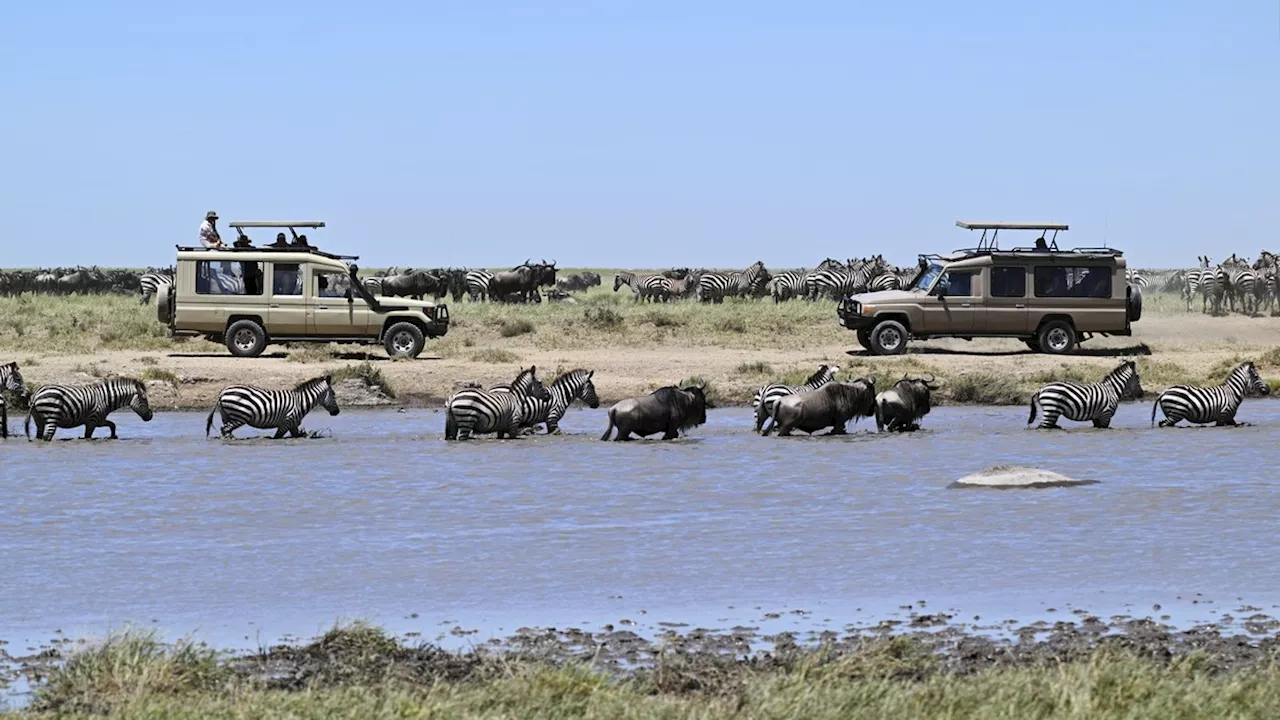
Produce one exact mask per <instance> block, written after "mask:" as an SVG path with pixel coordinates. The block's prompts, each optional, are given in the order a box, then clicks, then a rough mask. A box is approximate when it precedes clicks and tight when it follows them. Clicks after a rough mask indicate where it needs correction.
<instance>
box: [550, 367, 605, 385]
mask: <svg viewBox="0 0 1280 720" xmlns="http://www.w3.org/2000/svg"><path fill="white" fill-rule="evenodd" d="M594 373H595V370H584V369H582V368H578V369H576V370H570V371H568V372H566V373H563V374H562V375H560V377H558V378H556V379H555V380H552V381H551V387H554V388H561V387H566V386H568V385H569V384H571V383H572V382H574V381H585V380H589V379H590V378H591V376H592V375H593V374H594Z"/></svg>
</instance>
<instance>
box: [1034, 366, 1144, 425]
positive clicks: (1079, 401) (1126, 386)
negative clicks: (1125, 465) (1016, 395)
mask: <svg viewBox="0 0 1280 720" xmlns="http://www.w3.org/2000/svg"><path fill="white" fill-rule="evenodd" d="M1139 397H1142V383H1141V381H1140V380H1139V378H1138V368H1137V366H1136V365H1135V364H1134V362H1133V361H1132V360H1129V361H1127V362H1125V363H1123V364H1121V365H1120V367H1118V368H1116V369H1115V370H1112V371H1111V372H1109V373H1107V376H1106V377H1104V378H1102V382H1096V383H1081V382H1071V381H1063V382H1053V383H1049V384H1048V385H1045V386H1044V387H1042V388H1040V389H1039V390H1037V391H1036V392H1035V394H1033V395H1032V396H1031V416H1030V417H1028V418H1027V424H1028V425H1030V424H1031V423H1033V422H1035V419H1036V406H1037V405H1039V406H1040V408H1041V409H1042V410H1043V411H1044V419H1042V420H1041V421H1040V426H1039V429H1041V430H1045V429H1051V428H1052V429H1056V428H1057V427H1058V417H1059V416H1062V417H1065V418H1067V419H1068V420H1075V421H1076V422H1082V421H1084V420H1092V421H1093V426H1094V427H1096V428H1106V427H1111V418H1112V417H1113V416H1114V415H1115V414H1116V408H1117V407H1118V406H1119V405H1120V401H1121V400H1124V399H1128V398H1133V399H1137V398H1139Z"/></svg>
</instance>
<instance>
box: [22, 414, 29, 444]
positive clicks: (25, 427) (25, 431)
mask: <svg viewBox="0 0 1280 720" xmlns="http://www.w3.org/2000/svg"><path fill="white" fill-rule="evenodd" d="M22 434H23V435H26V436H27V439H28V440H30V439H31V411H30V410H28V411H27V419H26V420H23V421H22Z"/></svg>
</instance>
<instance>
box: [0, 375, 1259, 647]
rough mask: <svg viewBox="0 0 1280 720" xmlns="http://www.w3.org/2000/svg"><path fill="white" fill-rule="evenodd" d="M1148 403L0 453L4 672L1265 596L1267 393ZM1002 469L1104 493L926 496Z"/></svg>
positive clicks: (128, 421)
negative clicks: (662, 626) (178, 653)
mask: <svg viewBox="0 0 1280 720" xmlns="http://www.w3.org/2000/svg"><path fill="white" fill-rule="evenodd" d="M1149 411H1150V405H1148V404H1145V403H1144V404H1141V405H1129V406H1125V407H1123V408H1122V409H1121V412H1120V413H1119V415H1118V417H1117V419H1116V422H1115V425H1116V427H1117V428H1118V429H1115V430H1111V431H1095V430H1092V429H1088V428H1083V427H1081V428H1079V429H1073V430H1071V431H1067V432H1056V433H1055V432H1033V431H1027V430H1025V429H1023V428H1024V423H1025V422H1026V411H1025V410H1024V409H1016V408H940V409H938V410H936V411H935V412H934V413H933V414H932V415H930V416H928V417H927V418H926V421H925V425H926V427H927V428H928V429H929V431H928V432H922V433H917V434H914V435H900V436H876V435H874V434H856V435H854V436H852V437H848V438H834V439H822V438H818V439H808V438H795V439H777V438H769V439H764V438H760V437H758V436H754V435H752V434H751V433H749V432H748V428H749V427H750V424H751V420H750V411H749V410H743V409H726V410H716V411H713V412H712V413H711V416H710V422H709V424H708V425H707V426H705V427H703V428H699V429H697V430H695V431H694V433H693V435H694V438H693V439H690V440H682V441H678V442H674V443H658V442H653V441H650V442H644V443H602V442H599V440H598V439H597V438H598V437H599V434H600V433H601V432H602V431H603V429H604V426H605V421H604V416H603V411H585V410H584V411H572V412H571V413H570V414H569V415H568V417H567V418H566V419H565V421H564V423H563V426H564V428H565V430H566V431H567V432H569V433H579V434H577V435H571V436H569V437H562V438H546V437H539V438H536V439H525V440H520V441H507V442H499V441H495V440H491V439H490V440H480V441H477V442H472V443H469V444H447V443H445V442H444V441H443V440H441V439H440V434H441V431H442V428H443V416H442V415H441V414H439V413H437V412H433V411H430V410H423V411H415V412H406V413H394V412H387V411H367V412H360V411H348V412H344V413H343V414H342V415H340V416H339V417H336V418H330V417H328V416H325V415H323V414H316V415H313V416H311V418H310V419H309V422H308V423H307V426H308V428H309V429H311V430H319V429H327V430H329V431H331V433H332V437H330V438H324V439H317V440H294V441H281V442H272V441H267V440H261V441H243V442H236V443H224V442H222V441H218V440H206V439H205V438H204V436H203V435H204V433H203V430H204V417H203V415H197V414H193V413H169V414H160V415H157V416H156V419H155V420H154V421H153V422H151V423H149V424H143V423H142V422H140V421H139V420H138V419H137V418H136V417H133V416H130V415H127V414H124V413H122V414H121V415H120V416H119V417H118V418H117V420H118V421H119V423H120V432H121V435H122V437H123V438H124V439H123V440H120V441H116V442H106V441H92V442H84V441H81V440H78V439H77V440H72V441H67V442H55V443H53V444H52V445H43V444H38V443H27V442H25V441H23V440H9V441H7V442H5V443H3V444H0V453H3V460H4V472H3V481H0V492H3V496H4V498H5V500H4V508H3V510H2V511H0V578H3V592H0V639H6V640H9V641H10V643H11V645H10V647H9V648H8V649H9V651H10V652H11V653H12V654H15V655H17V654H20V653H21V652H23V651H24V650H25V649H26V647H28V646H35V645H37V644H39V643H42V642H47V641H48V640H49V639H50V638H52V637H54V632H55V631H57V630H61V631H64V632H65V633H66V634H68V635H72V636H80V635H90V636H92V635H101V634H103V633H104V632H105V631H106V630H108V629H109V628H112V627H118V626H120V625H121V624H124V623H127V622H131V623H135V624H141V625H152V624H154V625H156V626H157V627H160V628H163V629H164V630H165V631H166V632H168V633H169V634H170V635H174V634H181V633H185V632H196V633H197V634H198V635H199V636H200V637H203V638H205V639H208V640H210V641H211V642H213V643H215V644H218V645H221V646H231V647H252V646H256V645H257V644H258V643H260V642H270V641H274V640H275V639H277V638H279V637H280V636H281V635H284V634H294V635H298V636H302V637H309V636H311V635H314V634H315V633H317V632H319V631H321V630H323V629H325V628H326V627H327V626H329V625H331V624H332V623H333V622H334V621H335V620H336V619H339V618H343V619H354V618H363V619H368V620H371V621H374V622H377V623H380V624H383V625H386V626H388V627H390V628H392V629H393V630H395V631H398V632H405V631H414V632H420V633H422V635H423V636H424V637H426V638H428V639H430V638H433V637H435V636H437V635H438V634H439V633H442V632H445V631H446V630H449V629H450V628H453V627H455V626H461V627H463V628H467V629H475V630H478V631H479V633H478V634H477V635H474V636H467V639H466V640H463V641H460V642H480V641H483V640H484V639H486V638H488V637H492V636H497V635H501V634H503V633H509V632H512V631H514V630H515V629H516V628H518V627H520V626H522V625H552V626H560V627H563V626H568V625H577V626H580V627H586V628H591V627H598V626H599V625H600V624H601V623H605V622H617V621H619V620H620V619H622V618H627V619H632V620H635V621H637V622H640V623H645V622H647V623H658V622H660V621H683V622H689V623H693V624H702V625H704V626H709V627H726V626H728V625H729V624H732V623H734V622H746V623H754V624H756V625H760V623H761V622H762V620H764V616H765V613H770V612H777V613H781V614H782V616H783V617H782V618H780V619H778V620H775V621H771V622H773V623H774V624H775V625H788V624H795V623H799V622H802V620H800V619H799V618H797V617H795V616H792V615H789V614H788V611H790V610H801V609H802V610H808V611H811V613H812V614H811V615H809V616H807V617H808V618H810V621H812V622H822V621H826V620H831V621H833V622H836V623H844V622H854V621H858V620H863V621H866V620H869V619H871V618H873V617H877V616H880V617H883V616H885V615H889V614H892V613H894V612H897V610H898V608H899V606H900V605H904V604H907V603H912V602H914V601H917V600H926V601H928V603H929V608H930V609H943V608H956V609H960V610H963V611H964V612H965V613H968V614H981V615H982V616H984V618H990V619H992V620H998V619H1000V618H1003V617H1022V618H1025V617H1027V616H1030V615H1036V614H1043V613H1045V612H1047V609H1048V608H1054V607H1056V608H1059V609H1062V608H1067V607H1084V608H1089V609H1090V610H1094V611H1099V612H1102V613H1109V612H1122V611H1125V610H1126V609H1128V610H1130V611H1134V609H1135V608H1136V612H1135V614H1137V615H1139V616H1141V615H1143V614H1150V605H1151V603H1153V602H1159V603H1162V604H1163V605H1164V607H1165V610H1164V612H1166V613H1167V612H1171V611H1177V612H1189V613H1192V614H1197V613H1198V614H1199V615H1200V616H1203V618H1202V619H1212V616H1213V615H1214V614H1216V613H1218V612H1220V611H1221V612H1228V611H1231V610H1232V609H1234V608H1235V607H1236V606H1237V605H1239V604H1240V603H1239V602H1238V601H1237V598H1244V599H1245V600H1247V601H1250V602H1252V603H1254V604H1257V605H1261V606H1262V607H1264V608H1267V609H1269V608H1270V607H1271V606H1272V603H1275V602H1280V590H1277V588H1280V569H1277V565H1276V564H1275V563H1272V562H1271V557H1272V555H1273V554H1274V551H1275V549H1276V540H1275V539H1274V525H1275V517H1276V513H1277V510H1278V509H1280V489H1277V488H1278V487H1280V483H1277V482H1276V481H1275V475H1274V471H1273V470H1272V463H1270V462H1269V461H1268V458H1270V457H1271V454H1272V453H1273V452H1274V447H1275V441H1276V428H1277V427H1280V403H1272V402H1263V401H1259V402H1252V403H1248V404H1246V405H1245V407H1244V409H1243V410H1242V412H1241V414H1240V416H1241V418H1242V419H1248V420H1251V421H1253V422H1255V423H1257V425H1256V426H1255V427H1249V428H1238V429H1213V428H1208V429H1181V430H1152V429H1149V428H1148V427H1147V424H1148V417H1149ZM861 427H862V428H863V429H865V428H866V423H864V424H863V425H862V426H861ZM66 435H67V436H68V437H70V436H74V435H75V433H67V434H66ZM1001 463H1019V464H1030V465H1036V466H1040V467H1043V468H1046V469H1049V470H1054V471H1057V472H1061V473H1064V474H1066V475H1069V476H1072V477H1077V478H1086V479H1094V480H1099V481H1101V484H1098V485H1091V486H1086V487H1075V488H1059V489H1044V490H1015V491H987V490H952V489H947V487H946V486H947V485H948V484H949V483H951V482H952V481H953V480H955V479H957V478H959V477H961V476H963V475H966V474H969V473H971V472H974V471H977V470H981V469H983V468H986V467H989V466H991V465H994V464H1001ZM1196 593H1203V594H1202V595H1201V596H1197V595H1196ZM1197 598H1198V599H1197ZM1193 599H1197V601H1196V603H1195V604H1194V605H1193V604H1192V600H1193ZM1209 601H1216V604H1212V603H1210V602H1209ZM1104 616H1105V615H1104ZM965 619H968V618H967V617H966V618H965ZM449 639H450V640H451V641H454V642H459V641H457V640H456V638H453V636H449Z"/></svg>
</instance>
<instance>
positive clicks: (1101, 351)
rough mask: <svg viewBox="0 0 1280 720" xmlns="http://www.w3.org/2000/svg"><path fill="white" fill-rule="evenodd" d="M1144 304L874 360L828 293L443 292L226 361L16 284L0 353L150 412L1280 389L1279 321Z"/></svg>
mask: <svg viewBox="0 0 1280 720" xmlns="http://www.w3.org/2000/svg"><path fill="white" fill-rule="evenodd" d="M1147 309H1148V312H1147V315H1146V316H1145V317H1144V318H1143V319H1142V321H1141V322H1139V323H1138V324H1137V325H1136V326H1135V334H1134V336H1133V337H1129V338H1097V339H1095V340H1093V341H1091V342H1089V343H1087V344H1085V345H1084V349H1083V351H1082V352H1081V353H1080V354H1079V355H1075V356H1071V357H1068V358H1055V357H1050V356H1046V355H1040V354H1033V353H1030V352H1028V351H1027V350H1026V349H1025V347H1024V346H1023V345H1022V344H1021V343H1018V342H1016V341H1012V340H977V341H973V342H971V343H970V342H964V341H961V340H948V341H937V342H929V343H915V344H913V345H912V349H911V352H909V353H908V354H907V355H905V356H901V357H891V358H881V357H871V356H868V355H865V354H863V353H862V351H861V349H860V348H858V347H857V344H856V342H855V340H854V338H853V334H852V333H850V332H848V331H846V330H844V329H843V328H841V327H839V325H837V323H836V318H835V308H834V305H833V304H832V303H830V302H821V303H806V302H803V301H793V302H790V303H783V304H779V305H775V304H774V303H772V302H769V301H761V302H736V301H729V302H726V303H725V304H723V305H714V306H711V305H700V304H697V303H693V302H681V303H670V304H665V305H664V304H659V305H650V304H634V303H632V302H631V296H630V293H629V292H628V291H627V289H626V288H623V290H622V291H621V292H618V293H614V292H613V291H612V285H606V286H605V287H603V288H594V289H592V291H591V292H589V293H586V294H585V295H584V296H582V297H581V302H579V303H577V304H573V305H568V304H560V303H544V304H541V305H532V306H527V305H526V306H521V305H498V304H489V303H475V304H473V303H470V302H465V301H464V302H462V303H454V304H452V313H451V314H452V317H453V327H452V329H451V330H450V332H449V334H448V335H447V336H446V337H445V338H443V339H441V340H435V341H429V342H428V344H427V349H426V351H425V353H424V356H423V358H420V359H419V360H418V361H414V362H392V361H389V360H388V359H387V358H386V356H385V354H384V353H383V351H382V349H381V348H380V347H368V346H350V345H344V346H337V345H301V346H296V347H278V346H272V347H270V348H268V353H267V354H266V355H264V356H263V357H261V358H255V359H239V358H232V357H231V356H230V355H228V354H227V352H226V349H225V348H224V347H222V346H221V345H215V344H212V343H208V342H205V341H204V340H175V339H172V338H169V337H167V336H166V333H165V330H164V328H163V326H161V325H160V324H159V323H157V322H155V320H154V306H145V307H144V306H139V305H138V304H137V299H136V298H132V297H118V296H101V297H31V296H26V297H21V298H0V362H7V361H9V360H16V361H18V362H19V363H20V365H21V367H22V369H23V373H24V376H25V377H26V378H27V380H28V381H30V382H31V383H33V384H40V383H48V382H83V381H86V380H89V379H92V378H95V377H102V376H105V375H108V374H113V373H119V374H128V375H133V376H135V377H143V378H145V379H148V380H150V381H151V382H152V385H153V387H154V388H155V394H156V398H155V404H156V406H157V407H158V408H160V409H173V408H207V407H208V406H209V405H210V404H211V403H212V401H213V398H214V397H216V395H217V392H218V391H219V390H220V389H221V388H222V387H223V386H225V385H227V384H229V383H231V382H238V381H242V380H244V379H245V378H246V377H249V378H253V381H254V382H257V383H259V384H263V385H287V384H293V383H296V382H298V381H300V380H303V379H306V378H308V377H313V376H315V375H319V374H321V373H324V372H336V373H339V374H343V375H348V376H352V377H355V378H356V379H357V380H359V382H358V383H352V384H349V385H350V386H351V387H353V388H354V390H353V391H352V394H349V397H350V398H351V399H352V400H353V401H361V402H364V401H367V402H370V403H377V402H383V403H385V404H393V405H395V406H405V405H408V406H414V405H436V404H438V403H439V402H440V401H441V400H442V399H443V398H444V397H447V396H448V395H449V394H450V393H452V392H453V391H454V389H455V388H456V387H457V386H458V385H459V384H461V383H463V382H465V381H477V382H481V383H486V384H489V383H494V382H502V381H509V380H510V379H511V378H513V377H514V376H515V375H516V373H517V372H518V371H519V369H520V368H521V367H527V366H529V365H534V364H536V365H537V366H538V368H539V370H540V374H541V375H542V376H543V377H544V379H548V380H549V379H551V378H552V377H554V375H555V374H556V373H557V372H558V371H562V370H568V369H572V368H578V367H583V368H590V369H594V370H596V377H595V383H596V387H597V391H598V392H599V394H600V397H601V399H602V400H603V401H604V402H612V401H616V400H618V399H621V398H624V397H629V396H634V395H640V394H644V393H647V392H649V391H651V390H653V389H654V388H657V387H660V386H661V385H664V384H670V383H675V382H679V381H683V380H689V379H693V378H698V379H702V380H705V381H708V382H709V383H710V384H711V387H712V390H713V393H712V394H713V397H715V398H716V400H717V402H718V403H719V404H721V405H740V404H745V403H748V402H750V399H751V395H752V393H753V392H754V391H755V390H756V389H757V388H758V387H760V386H761V385H763V384H765V383H768V382H773V381H778V380H782V381H786V382H789V383H798V382H800V381H802V380H803V379H804V378H805V377H807V376H808V375H809V374H810V373H812V372H813V370H814V369H815V368H816V367H817V366H818V365H819V364H822V363H827V364H837V365H840V366H841V367H842V368H843V369H844V372H843V373H842V376H843V377H858V376H872V377H875V378H877V380H878V381H879V383H880V384H881V385H884V384H886V383H888V382H890V381H892V380H896V379H898V378H900V377H902V376H903V375H904V374H916V375H918V374H925V373H931V374H933V375H935V376H936V377H937V378H939V379H940V381H941V385H942V390H941V398H940V400H941V401H942V402H950V403H974V404H1023V403H1025V402H1026V400H1027V398H1028V397H1029V395H1030V393H1031V392H1033V391H1034V390H1035V389H1036V388H1038V387H1039V386H1040V385H1042V384H1044V383H1046V382H1049V381H1052V380H1057V379H1086V380H1092V379H1096V378H1097V377H1100V376H1101V375H1102V374H1104V373H1105V372H1107V371H1108V370H1109V369H1110V368H1112V367H1114V366H1115V364H1116V363H1118V362H1119V361H1120V360H1122V359H1125V358H1129V357H1133V358H1136V359H1137V360H1138V362H1139V367H1140V370H1141V372H1142V377H1143V385H1144V386H1145V387H1146V388H1147V390H1148V391H1158V390H1161V389H1163V388H1165V387H1168V386H1170V385H1174V384H1184V383H1185V384H1217V383H1220V382H1222V380H1223V378H1224V377H1225V376H1226V374H1227V372H1228V371H1229V370H1230V368H1231V367H1233V366H1234V365H1235V364H1237V363H1239V362H1241V361H1242V360H1245V359H1252V360H1255V361H1256V362H1258V363H1259V367H1260V369H1261V370H1262V372H1263V374H1264V376H1269V377H1271V378H1272V379H1273V382H1274V385H1273V387H1277V388H1280V318H1271V317H1258V318H1248V317H1244V316H1240V315H1235V316H1230V317H1212V318H1211V317H1207V316H1204V315H1202V314H1201V313H1199V312H1198V311H1197V312H1192V313H1187V312H1186V311H1185V305H1184V304H1183V303H1182V301H1181V300H1180V299H1178V298H1177V297H1176V296H1172V295H1170V296H1165V295H1161V294H1155V293H1153V294H1150V295H1149V297H1148V302H1147ZM850 350H854V351H855V352H854V354H853V355H850V354H849V351H850ZM361 385H365V386H377V387H378V388H381V389H382V391H383V392H376V393H372V394H368V393H364V392H363V391H364V389H365V388H364V387H362V386H361ZM392 397H394V402H392V399H391V398H392Z"/></svg>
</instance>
